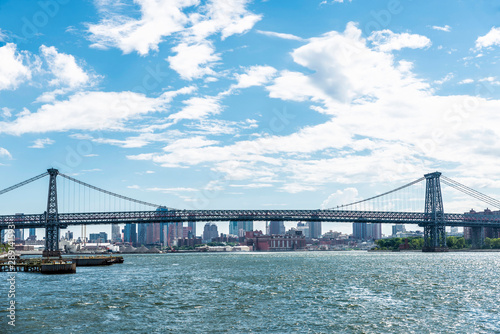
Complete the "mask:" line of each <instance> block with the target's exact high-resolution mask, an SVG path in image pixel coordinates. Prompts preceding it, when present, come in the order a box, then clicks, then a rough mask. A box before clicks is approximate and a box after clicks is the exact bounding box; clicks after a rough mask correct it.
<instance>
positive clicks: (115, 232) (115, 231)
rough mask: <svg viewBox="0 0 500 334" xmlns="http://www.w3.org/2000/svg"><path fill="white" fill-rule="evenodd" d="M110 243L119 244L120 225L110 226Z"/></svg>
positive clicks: (120, 238)
mask: <svg viewBox="0 0 500 334" xmlns="http://www.w3.org/2000/svg"><path fill="white" fill-rule="evenodd" d="M111 241H113V242H121V241H122V235H121V233H120V225H118V224H112V225H111Z"/></svg>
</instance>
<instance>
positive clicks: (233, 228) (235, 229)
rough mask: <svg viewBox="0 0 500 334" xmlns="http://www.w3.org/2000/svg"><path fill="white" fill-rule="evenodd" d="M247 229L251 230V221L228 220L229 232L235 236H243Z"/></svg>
mask: <svg viewBox="0 0 500 334" xmlns="http://www.w3.org/2000/svg"><path fill="white" fill-rule="evenodd" d="M247 231H253V221H230V222H229V234H231V235H235V236H237V237H240V236H243V237H244V236H245V233H246V232H247Z"/></svg>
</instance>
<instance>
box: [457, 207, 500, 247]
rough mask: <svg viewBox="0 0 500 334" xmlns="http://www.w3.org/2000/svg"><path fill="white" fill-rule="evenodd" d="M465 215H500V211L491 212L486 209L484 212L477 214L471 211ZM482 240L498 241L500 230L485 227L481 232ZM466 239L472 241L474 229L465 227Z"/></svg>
mask: <svg viewBox="0 0 500 334" xmlns="http://www.w3.org/2000/svg"><path fill="white" fill-rule="evenodd" d="M465 214H470V215H475V214H480V215H500V211H491V210H490V209H488V208H487V209H485V210H484V211H483V212H476V211H474V210H473V209H471V210H470V211H469V212H465ZM481 234H482V238H490V239H497V238H500V228H493V227H484V228H482V230H481ZM464 238H465V240H472V227H464Z"/></svg>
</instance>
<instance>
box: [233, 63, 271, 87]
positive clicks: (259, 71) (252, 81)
mask: <svg viewBox="0 0 500 334" xmlns="http://www.w3.org/2000/svg"><path fill="white" fill-rule="evenodd" d="M276 72H277V70H276V69H275V68H274V67H271V66H252V67H250V68H248V69H247V70H246V71H245V73H243V74H237V75H236V80H238V83H237V84H236V85H233V86H232V87H233V88H248V87H252V86H262V85H264V84H266V83H267V82H269V80H271V79H272V78H273V77H274V76H275V74H276Z"/></svg>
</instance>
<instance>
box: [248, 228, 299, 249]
mask: <svg viewBox="0 0 500 334" xmlns="http://www.w3.org/2000/svg"><path fill="white" fill-rule="evenodd" d="M245 240H246V244H247V246H252V247H253V250H256V251H292V250H298V249H304V248H305V247H306V238H305V236H303V235H302V232H301V231H295V234H284V235H276V234H274V235H264V234H262V231H249V232H246V235H245Z"/></svg>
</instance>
